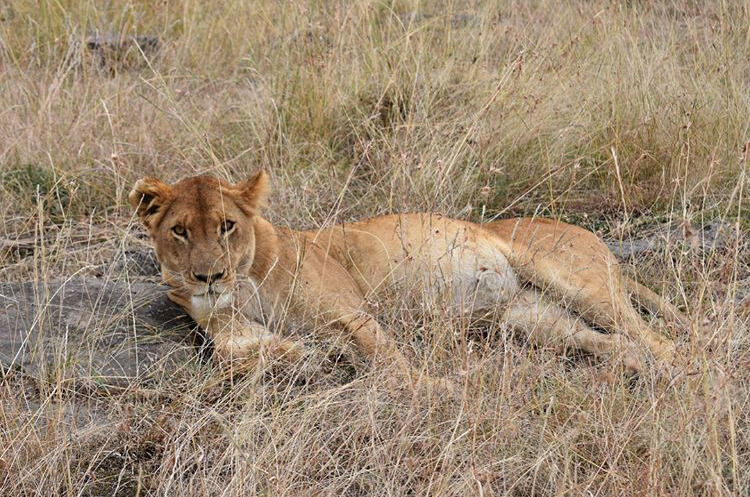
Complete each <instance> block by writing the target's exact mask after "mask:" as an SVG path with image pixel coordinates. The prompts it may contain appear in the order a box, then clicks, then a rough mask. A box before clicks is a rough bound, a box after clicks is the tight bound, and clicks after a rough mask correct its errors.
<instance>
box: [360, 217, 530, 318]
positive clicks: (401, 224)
mask: <svg viewBox="0 0 750 497" xmlns="http://www.w3.org/2000/svg"><path fill="white" fill-rule="evenodd" d="M376 221H379V222H377V223H375V222H376ZM368 224H369V226H368ZM360 227H361V228H364V229H366V232H364V234H360V235H359V236H358V237H357V243H356V245H355V244H350V245H349V257H350V265H349V266H350V267H349V272H350V273H351V274H352V275H353V277H354V278H355V279H357V280H358V281H359V283H360V286H362V287H364V289H365V290H366V291H369V292H370V294H371V295H378V294H381V293H385V292H387V293H392V292H398V293H399V294H404V295H410V296H412V297H413V299H414V300H416V301H418V302H422V303H424V304H425V305H442V306H445V305H449V306H453V307H457V308H460V309H461V311H462V312H465V311H467V310H474V311H476V310H479V309H489V308H492V307H494V306H497V305H498V304H501V303H503V302H507V301H508V300H509V299H510V298H512V296H513V295H515V294H516V293H517V292H518V291H519V289H520V284H519V281H518V278H517V276H516V274H515V272H514V271H513V269H512V268H511V266H510V264H509V263H508V260H507V259H506V257H505V255H504V254H503V253H502V252H501V251H500V250H499V248H498V247H497V246H496V243H495V242H494V241H493V238H492V236H491V235H488V234H486V233H484V232H483V231H482V230H481V229H480V228H478V227H477V226H476V225H473V224H471V223H465V222H462V221H456V220H452V219H447V218H445V217H442V216H436V215H418V214H412V215H404V216H388V217H384V218H379V219H376V220H372V221H370V222H368V223H365V224H362V225H354V226H353V228H360ZM363 231H364V230H363Z"/></svg>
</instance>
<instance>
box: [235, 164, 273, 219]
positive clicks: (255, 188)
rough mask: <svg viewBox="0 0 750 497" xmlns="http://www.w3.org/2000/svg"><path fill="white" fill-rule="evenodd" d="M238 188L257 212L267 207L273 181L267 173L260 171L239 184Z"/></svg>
mask: <svg viewBox="0 0 750 497" xmlns="http://www.w3.org/2000/svg"><path fill="white" fill-rule="evenodd" d="M237 188H238V189H239V191H240V195H241V196H242V198H243V199H244V200H245V202H247V204H248V206H249V207H250V208H251V209H252V210H254V211H256V212H257V211H259V210H261V209H262V208H263V207H265V206H266V200H268V194H269V193H271V181H270V180H269V178H268V174H267V173H266V172H265V171H258V172H257V173H255V174H253V175H252V176H250V177H249V178H248V179H246V180H245V181H243V182H241V183H238V184H237Z"/></svg>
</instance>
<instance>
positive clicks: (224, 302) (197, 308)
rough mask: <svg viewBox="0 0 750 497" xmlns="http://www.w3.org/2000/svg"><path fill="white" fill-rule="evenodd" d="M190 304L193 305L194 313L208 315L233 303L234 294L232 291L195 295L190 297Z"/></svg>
mask: <svg viewBox="0 0 750 497" xmlns="http://www.w3.org/2000/svg"><path fill="white" fill-rule="evenodd" d="M190 304H191V305H192V307H193V313H194V314H197V315H199V316H207V315H209V314H211V312H213V311H215V310H217V309H222V308H224V307H229V306H230V305H231V304H232V294H231V292H222V293H204V294H203V295H193V296H192V297H191V298H190Z"/></svg>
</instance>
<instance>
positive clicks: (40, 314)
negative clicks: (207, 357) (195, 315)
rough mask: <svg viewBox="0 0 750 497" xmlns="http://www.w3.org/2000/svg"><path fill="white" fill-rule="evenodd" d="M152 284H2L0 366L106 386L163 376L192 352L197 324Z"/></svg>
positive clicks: (88, 281) (85, 281)
mask: <svg viewBox="0 0 750 497" xmlns="http://www.w3.org/2000/svg"><path fill="white" fill-rule="evenodd" d="M166 291H167V289H166V288H165V287H164V286H162V285H158V284H154V283H143V282H127V281H123V280H118V281H107V280H102V279H97V278H72V279H65V280H62V279H61V280H53V281H49V282H47V283H33V282H22V283H5V284H0V365H2V368H3V369H4V370H10V369H18V368H20V369H22V370H23V371H24V372H26V373H29V374H32V375H34V376H39V375H59V374H62V375H64V377H76V378H80V377H88V378H91V379H93V380H95V381H100V382H104V383H112V384H114V383H123V382H125V383H127V382H130V381H133V380H138V381H142V380H144V379H146V378H148V377H152V376H153V375H157V374H158V375H163V374H169V372H170V371H174V370H175V369H176V368H179V367H181V366H183V365H184V364H185V363H187V362H189V361H190V360H191V359H193V358H194V357H195V347H194V343H193V342H194V340H193V338H194V334H193V333H192V330H194V328H195V323H194V322H193V321H192V320H191V319H190V318H189V317H188V316H187V315H186V314H185V313H184V311H182V309H180V308H179V307H178V306H177V305H176V304H174V303H172V302H171V301H170V300H169V299H168V298H167V296H166Z"/></svg>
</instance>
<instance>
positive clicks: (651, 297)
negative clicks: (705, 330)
mask: <svg viewBox="0 0 750 497" xmlns="http://www.w3.org/2000/svg"><path fill="white" fill-rule="evenodd" d="M623 283H624V284H625V289H626V290H627V292H628V293H629V294H630V296H631V298H634V300H635V301H636V302H637V303H638V304H640V305H642V306H643V307H644V308H646V309H648V310H649V311H650V312H652V313H654V314H661V315H662V316H664V317H665V318H667V319H668V320H670V321H674V322H675V323H677V324H678V325H679V326H680V327H681V328H682V329H685V330H686V329H687V328H688V326H689V325H690V320H689V319H688V318H687V316H686V315H685V314H683V313H682V311H680V310H679V309H677V307H675V306H674V305H672V304H670V303H669V302H667V301H666V300H665V299H664V298H663V297H662V296H661V295H659V294H657V293H656V292H654V291H653V290H651V289H650V288H648V287H646V286H644V285H641V284H640V283H638V282H637V281H635V280H634V279H632V278H629V277H627V276H625V275H623Z"/></svg>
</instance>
